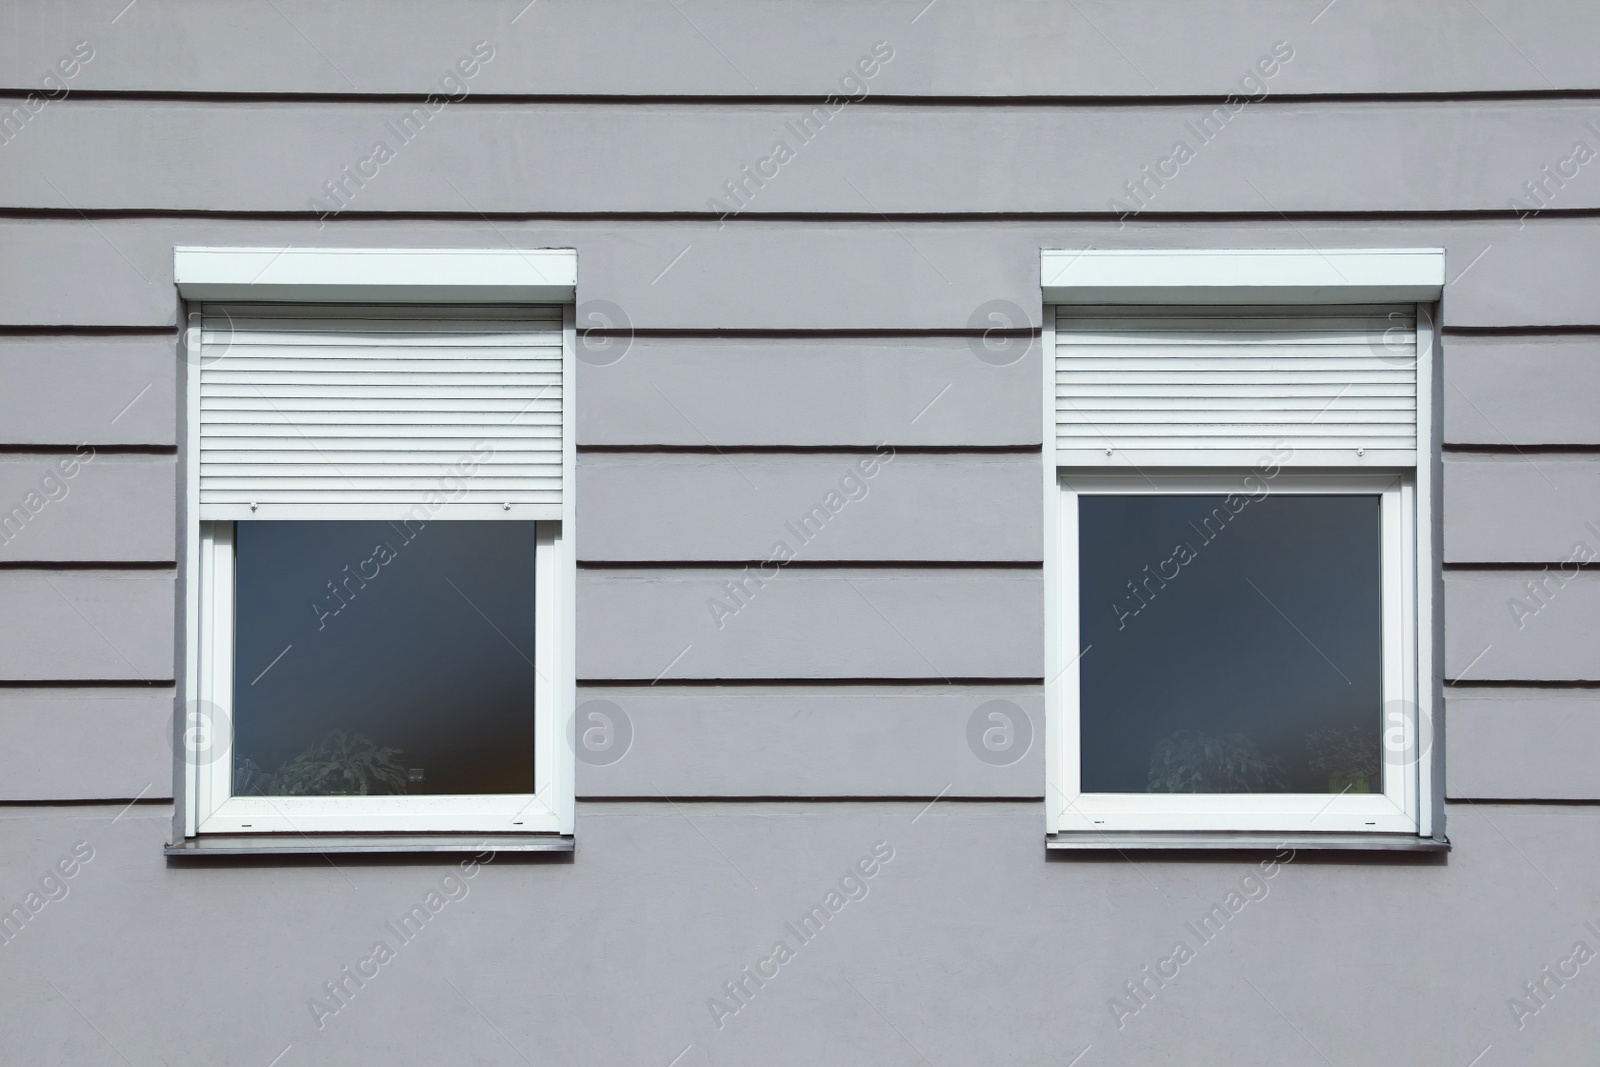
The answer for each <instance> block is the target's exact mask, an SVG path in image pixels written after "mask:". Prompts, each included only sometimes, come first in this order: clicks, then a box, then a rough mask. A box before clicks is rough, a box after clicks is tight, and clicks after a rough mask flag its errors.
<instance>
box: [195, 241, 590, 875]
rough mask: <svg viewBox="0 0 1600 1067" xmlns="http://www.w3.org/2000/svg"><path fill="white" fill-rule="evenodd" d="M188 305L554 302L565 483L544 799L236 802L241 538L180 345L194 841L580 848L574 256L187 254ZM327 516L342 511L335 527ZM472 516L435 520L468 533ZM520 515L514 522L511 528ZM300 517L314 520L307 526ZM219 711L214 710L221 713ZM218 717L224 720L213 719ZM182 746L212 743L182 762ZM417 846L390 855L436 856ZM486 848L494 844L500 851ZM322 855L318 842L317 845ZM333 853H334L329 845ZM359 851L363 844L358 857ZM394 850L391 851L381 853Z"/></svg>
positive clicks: (548, 623) (550, 532)
mask: <svg viewBox="0 0 1600 1067" xmlns="http://www.w3.org/2000/svg"><path fill="white" fill-rule="evenodd" d="M174 276H175V279H176V282H177V287H178V291H179V295H180V296H181V297H183V298H184V299H185V300H187V301H190V302H191V303H196V304H197V303H198V302H200V301H212V300H225V301H281V302H294V303H300V302H321V303H334V304H337V303H346V304H352V305H357V304H374V303H386V302H393V303H429V304H479V303H498V304H505V303H530V304H533V303H537V304H550V303H559V304H563V305H564V306H565V309H566V310H565V314H564V315H563V321H562V361H561V363H562V398H563V404H562V485H563V491H562V494H561V510H560V519H559V521H555V520H546V519H541V520H540V521H538V522H537V525H536V534H535V536H536V542H537V547H536V549H535V552H536V554H535V562H534V566H535V595H534V599H535V603H534V604H533V605H532V608H533V610H534V612H535V638H534V645H535V651H534V661H535V679H536V680H535V693H534V706H533V709H532V714H533V716H534V761H535V765H534V789H535V791H534V792H532V793H523V794H487V795H476V796H366V797H276V796H275V797H257V796H234V795H233V794H232V778H233V753H232V730H231V729H230V728H229V725H230V724H231V708H232V702H233V678H234V672H233V662H232V658H233V637H234V633H233V597H234V581H233V577H234V570H235V557H234V528H235V524H234V523H233V522H230V521H206V522H202V521H201V520H200V511H199V499H200V481H199V479H200V475H199V433H200V409H199V395H200V390H199V376H200V359H199V351H200V326H199V322H198V317H194V318H192V319H191V321H190V324H189V328H188V330H187V332H186V334H185V338H184V340H185V345H186V346H187V350H188V352H189V354H190V355H189V359H188V367H189V371H188V383H187V385H188V397H187V400H188V404H187V435H186V454H185V457H184V463H185V486H186V509H187V523H186V527H185V552H184V587H185V604H184V609H185V624H186V625H185V634H186V641H185V664H184V674H183V678H184V683H185V694H186V696H187V699H188V701H189V703H188V704H187V707H188V708H190V709H193V710H192V711H191V713H190V714H189V715H186V716H184V719H185V721H182V722H180V723H179V724H178V726H177V732H178V737H177V740H178V741H179V742H180V743H179V744H178V745H176V746H175V747H176V748H177V749H178V752H179V757H178V758H179V760H180V765H181V766H182V772H183V773H182V777H183V780H184V786H183V790H182V801H183V803H182V812H181V815H180V821H181V824H182V833H183V836H184V837H185V838H186V839H196V840H197V841H204V839H205V838H206V837H207V836H213V837H222V836H227V837H228V838H229V839H236V838H239V837H258V838H260V839H262V840H265V839H268V838H271V837H272V836H273V835H280V836H289V837H292V838H294V839H296V841H297V842H301V841H304V840H305V838H306V835H308V834H314V833H321V834H328V835H337V836H338V837H339V838H340V839H342V840H345V841H348V840H349V839H350V838H352V837H353V836H354V835H361V834H388V835H401V834H410V835H427V834H451V833H454V834H473V835H480V834H498V835H506V836H507V837H510V836H511V835H515V836H516V837H517V838H518V839H522V840H526V839H527V837H528V835H549V836H550V837H552V838H560V839H570V837H571V835H572V833H573V829H574V824H575V814H576V811H575V809H576V797H575V778H576V761H575V757H574V753H573V750H572V746H571V745H570V744H569V743H565V742H564V740H563V734H564V731H563V727H564V726H568V724H570V723H571V721H572V717H573V710H574V705H575V696H576V656H575V652H574V639H575V634H576V607H575V583H576V577H577V573H576V571H577V562H576V552H575V547H574V546H575V540H576V525H575V522H576V507H575V502H574V496H575V493H574V488H575V487H574V473H575V469H576V450H575V447H574V443H573V442H574V438H575V430H576V410H577V408H576V402H575V393H576V381H575V378H576V360H575V353H576V324H575V319H574V312H573V305H572V301H573V300H574V297H575V293H576V286H577V255H576V253H575V252H573V251H572V250H570V249H539V250H530V251H513V250H482V249H262V248H179V249H177V250H176V255H175V266H174ZM328 517H329V518H333V516H332V515H330V516H328ZM469 517H470V516H467V515H466V514H465V513H463V514H461V515H458V516H456V517H455V518H451V517H448V516H444V515H440V516H436V517H435V518H433V519H432V520H430V521H435V522H448V521H461V520H463V519H466V518H469ZM516 517H517V516H512V515H507V516H506V518H508V519H511V518H516ZM293 521H317V520H316V519H314V518H309V517H308V518H305V519H300V520H293ZM210 709H215V712H212V711H211V710H210ZM212 714H217V715H219V716H221V717H224V718H225V719H226V720H227V721H226V722H221V723H219V722H214V721H212V720H211V719H210V716H211V715H212ZM185 734H188V735H189V736H196V735H198V736H199V737H202V738H205V739H207V741H208V743H209V744H211V745H213V746H214V747H213V748H211V749H209V750H208V751H207V752H206V756H205V759H204V760H194V761H185V760H184V748H183V746H182V743H181V742H182V740H183V737H184V736H185ZM407 840H408V841H409V842H410V843H409V844H397V845H394V846H393V847H397V848H406V847H433V846H432V845H420V846H419V845H417V844H416V841H417V839H416V838H410V839H407ZM491 840H492V839H491ZM319 847H320V846H319ZM330 847H331V846H330ZM352 847H355V848H357V849H361V848H362V847H363V846H361V845H359V844H358V845H355V846H352ZM385 847H389V846H385Z"/></svg>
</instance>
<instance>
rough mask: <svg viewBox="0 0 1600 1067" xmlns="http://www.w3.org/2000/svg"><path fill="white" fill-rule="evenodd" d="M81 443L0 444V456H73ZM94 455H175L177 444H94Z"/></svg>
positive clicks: (92, 446)
mask: <svg viewBox="0 0 1600 1067" xmlns="http://www.w3.org/2000/svg"><path fill="white" fill-rule="evenodd" d="M82 447H84V446H83V445H72V444H59V445H0V456H75V455H77V454H78V450H79V449H80V448H82ZM89 447H91V448H93V449H94V454H95V455H96V456H175V455H177V454H178V446H177V445H102V444H95V445H90V446H89Z"/></svg>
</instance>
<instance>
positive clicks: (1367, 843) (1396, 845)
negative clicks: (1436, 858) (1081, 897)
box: [1045, 830, 1450, 852]
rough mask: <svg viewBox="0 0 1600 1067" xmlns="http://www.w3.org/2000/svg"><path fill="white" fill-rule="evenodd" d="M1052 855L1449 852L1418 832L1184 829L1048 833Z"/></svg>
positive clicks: (1445, 842) (1441, 843)
mask: <svg viewBox="0 0 1600 1067" xmlns="http://www.w3.org/2000/svg"><path fill="white" fill-rule="evenodd" d="M1045 847H1046V848H1047V849H1049V850H1050V851H1052V852H1054V851H1063V852H1098V851H1109V850H1112V849H1115V850H1117V851H1121V852H1134V851H1138V852H1183V851H1188V850H1202V851H1208V852H1213V851H1222V850H1232V851H1236V852H1238V851H1263V852H1265V851H1277V850H1279V849H1285V848H1288V849H1294V850H1296V851H1318V850H1324V851H1330V852H1335V851H1338V852H1449V851H1450V842H1449V840H1448V839H1446V838H1437V837H1418V836H1417V835H1416V834H1337V833H1287V834H1283V833H1254V832H1251V833H1244V832H1240V833H1230V832H1227V831H1209V830H1202V831H1185V832H1176V833H1148V832H1133V831H1125V832H1121V833H1115V832H1113V833H1105V832H1101V831H1098V830H1077V831H1068V832H1065V833H1059V834H1046V835H1045Z"/></svg>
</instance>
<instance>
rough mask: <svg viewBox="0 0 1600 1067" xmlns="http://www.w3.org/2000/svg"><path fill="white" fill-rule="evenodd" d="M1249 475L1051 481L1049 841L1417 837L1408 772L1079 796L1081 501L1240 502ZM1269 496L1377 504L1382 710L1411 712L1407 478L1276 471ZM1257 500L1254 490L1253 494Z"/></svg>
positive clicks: (1411, 495) (1411, 533) (1093, 476)
mask: <svg viewBox="0 0 1600 1067" xmlns="http://www.w3.org/2000/svg"><path fill="white" fill-rule="evenodd" d="M1250 477H1252V475H1251V473H1250V472H1248V471H1233V472H1231V473H1229V472H1203V473H1191V472H1184V473H1182V474H1145V475H1140V474H1120V473H1119V474H1102V473H1082V474H1080V473H1076V472H1074V473H1068V474H1063V475H1062V476H1061V479H1060V490H1059V493H1058V505H1057V506H1058V509H1059V514H1058V515H1057V524H1058V525H1057V529H1058V531H1059V538H1060V546H1061V547H1060V553H1061V561H1062V565H1061V589H1060V593H1059V596H1060V603H1061V604H1062V605H1064V606H1065V607H1066V610H1065V611H1064V612H1063V613H1062V615H1061V617H1060V619H1059V621H1058V626H1057V639H1058V641H1059V642H1060V643H1059V645H1058V647H1057V650H1056V655H1057V657H1058V659H1059V660H1060V661H1061V662H1063V663H1064V664H1065V666H1064V667H1063V668H1062V671H1061V676H1060V678H1059V679H1057V680H1056V687H1057V690H1058V700H1059V705H1060V706H1059V713H1060V723H1061V725H1062V728H1061V729H1059V730H1054V731H1051V732H1050V737H1051V738H1052V743H1053V744H1054V745H1055V746H1056V747H1057V748H1058V749H1059V751H1058V752H1057V753H1056V764H1057V766H1058V768H1059V776H1058V778H1057V783H1058V784H1057V788H1058V789H1059V792H1060V796H1061V803H1060V810H1059V811H1058V813H1057V826H1058V830H1057V831H1056V832H1062V831H1088V832H1117V831H1138V830H1163V831H1182V830H1229V831H1245V832H1249V831H1261V832H1268V831H1297V832H1299V831H1303V832H1308V833H1309V832H1330V833H1334V832H1345V833H1350V832H1354V833H1362V832H1371V833H1415V832H1416V828H1417V816H1416V812H1417V796H1418V780H1417V775H1416V771H1415V768H1414V767H1412V768H1407V769H1405V770H1403V771H1400V772H1398V773H1395V772H1390V771H1389V770H1388V769H1387V768H1385V771H1384V775H1383V785H1384V789H1383V792H1382V793H1370V794H1344V795H1333V794H1317V793H1306V794H1290V793H1259V794H1185V793H1148V794H1145V793H1140V794H1130V793H1115V794H1103V793H1084V792H1083V791H1082V790H1081V789H1080V787H1079V775H1080V769H1081V761H1080V752H1079V739H1080V731H1079V704H1078V692H1079V685H1078V682H1079V665H1080V663H1081V661H1082V659H1083V658H1084V657H1085V656H1087V655H1092V654H1093V650H1092V649H1091V650H1089V651H1088V652H1087V653H1082V654H1081V655H1080V652H1081V648H1080V643H1079V637H1078V622H1079V613H1078V610H1077V605H1078V566H1077V558H1078V537H1077V532H1078V531H1077V524H1078V502H1079V499H1080V498H1081V497H1083V496H1092V495H1106V494H1114V495H1118V496H1136V495H1137V496H1157V495H1184V494H1211V495H1220V494H1226V493H1239V494H1246V493H1250V492H1252V490H1253V488H1254V487H1253V486H1252V487H1250V488H1247V487H1246V486H1245V485H1243V484H1242V482H1243V480H1244V479H1246V478H1250ZM1254 477H1255V478H1256V481H1257V482H1258V483H1259V484H1262V485H1265V487H1266V489H1267V492H1268V494H1269V495H1278V494H1312V493H1317V494H1339V495H1345V494H1361V495H1378V496H1379V497H1380V499H1381V505H1380V506H1381V516H1382V517H1381V519H1380V526H1381V530H1382V534H1381V537H1382V560H1383V567H1382V569H1383V578H1382V580H1383V599H1382V616H1383V644H1382V649H1383V668H1382V674H1381V679H1382V680H1381V692H1382V698H1383V701H1384V706H1385V707H1386V708H1387V707H1390V706H1391V703H1390V702H1392V701H1405V702H1407V703H1408V704H1409V705H1410V706H1411V707H1415V703H1416V702H1415V698H1414V696H1413V695H1412V694H1414V693H1415V692H1416V688H1417V686H1416V681H1417V667H1416V662H1417V661H1416V649H1417V645H1416V634H1415V632H1414V630H1415V627H1414V625H1413V622H1412V619H1413V614H1412V611H1411V608H1412V606H1413V604H1414V602H1415V596H1414V590H1415V587H1416V566H1415V553H1414V550H1412V546H1414V544H1415V541H1416V537H1415V528H1414V522H1413V521H1412V515H1413V514H1414V507H1415V489H1414V486H1413V485H1412V484H1411V481H1410V480H1409V479H1406V478H1403V477H1401V476H1399V475H1394V474H1376V475H1375V474H1365V475H1347V474H1307V473H1304V472H1293V473H1291V472H1288V471H1283V472H1280V473H1278V474H1277V475H1275V476H1273V477H1270V478H1261V477H1260V476H1259V475H1256V476H1254ZM1256 491H1259V490H1256ZM1397 725H1402V726H1403V728H1404V732H1405V736H1404V741H1405V742H1406V743H1407V745H1408V747H1407V748H1406V749H1405V750H1406V751H1415V738H1416V731H1417V723H1416V720H1415V718H1414V717H1412V716H1411V715H1409V714H1408V715H1406V716H1405V717H1404V720H1403V722H1402V723H1398V724H1397Z"/></svg>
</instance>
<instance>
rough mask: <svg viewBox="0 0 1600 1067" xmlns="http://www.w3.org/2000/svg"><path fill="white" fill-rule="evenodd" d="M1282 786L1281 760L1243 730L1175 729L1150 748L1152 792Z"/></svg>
mask: <svg viewBox="0 0 1600 1067" xmlns="http://www.w3.org/2000/svg"><path fill="white" fill-rule="evenodd" d="M1283 789H1284V773H1283V764H1282V763H1281V762H1280V761H1279V760H1278V759H1277V757H1275V756H1263V755H1261V752H1260V750H1259V749H1257V748H1256V743H1255V742H1254V741H1252V740H1251V739H1250V738H1249V737H1248V736H1247V735H1245V734H1242V733H1231V734H1217V735H1213V734H1202V733H1196V732H1194V731H1192V730H1177V731H1175V732H1173V733H1171V734H1168V735H1167V736H1166V737H1164V738H1162V739H1161V740H1160V741H1158V742H1156V746H1155V749H1154V751H1152V752H1151V754H1150V790H1149V791H1150V792H1152V793H1263V792H1264V793H1273V792H1282V791H1283Z"/></svg>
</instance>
